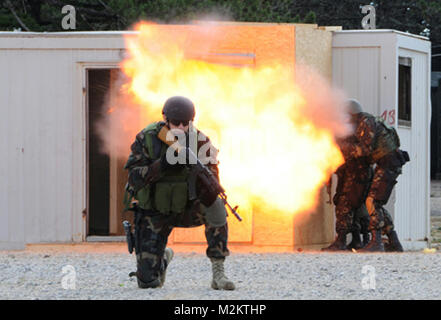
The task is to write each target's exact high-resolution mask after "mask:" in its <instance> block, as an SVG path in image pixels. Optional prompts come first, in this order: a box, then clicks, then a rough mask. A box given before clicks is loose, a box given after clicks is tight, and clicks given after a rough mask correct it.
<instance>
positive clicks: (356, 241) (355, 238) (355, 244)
mask: <svg viewBox="0 0 441 320" xmlns="http://www.w3.org/2000/svg"><path fill="white" fill-rule="evenodd" d="M361 211H362V208H361V207H360V208H357V209H355V210H353V218H352V230H351V232H352V241H351V243H350V244H349V245H348V247H349V248H350V249H356V250H358V249H360V248H361V247H362V243H361V237H360V234H361V218H362V214H361Z"/></svg>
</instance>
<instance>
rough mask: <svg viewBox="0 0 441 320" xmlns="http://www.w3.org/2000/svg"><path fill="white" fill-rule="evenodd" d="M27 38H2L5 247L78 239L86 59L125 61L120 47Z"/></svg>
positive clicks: (0, 195)
mask: <svg viewBox="0 0 441 320" xmlns="http://www.w3.org/2000/svg"><path fill="white" fill-rule="evenodd" d="M0 37H1V35H0ZM118 38H119V41H118V42H119V43H120V45H119V46H120V47H121V48H123V45H124V43H123V41H122V39H121V37H118ZM20 40H21V39H20V38H2V40H1V45H0V70H2V72H0V101H1V117H0V154H1V155H2V156H1V157H0V248H1V243H3V244H9V248H14V247H17V244H20V243H22V244H23V243H33V242H49V241H50V242H53V241H72V240H76V241H78V240H81V236H82V234H83V233H82V229H83V228H84V227H83V224H82V210H83V209H84V205H81V204H82V203H83V204H84V203H85V194H84V191H83V189H84V187H83V186H84V183H85V177H83V176H82V174H81V172H82V169H83V166H84V159H85V155H84V150H83V149H84V148H83V142H84V139H85V127H84V105H83V101H82V72H83V70H82V65H83V63H84V62H95V61H96V62H100V63H103V62H106V61H108V62H115V61H119V60H120V59H121V58H120V56H119V53H120V50H119V49H107V50H95V49H87V48H86V49H81V50H72V49H69V48H62V45H63V44H62V43H60V42H57V40H58V39H56V38H55V39H44V40H46V41H48V43H46V45H47V44H49V45H48V46H49V47H53V49H45V50H39V49H38V48H35V47H34V48H30V47H32V46H36V44H35V43H32V40H29V41H27V42H26V44H25V42H24V41H23V42H20ZM104 41H106V39H104ZM98 42H99V41H98ZM21 43H22V44H23V45H21ZM40 43H41V42H40ZM25 45H26V46H27V47H24V46H25ZM22 46H23V47H22ZM95 46H98V47H99V46H100V45H99V44H98V45H95ZM112 46H114V44H112V43H111V44H110V45H109V47H112ZM14 47H16V48H14ZM79 47H82V46H79ZM86 47H87V46H86Z"/></svg>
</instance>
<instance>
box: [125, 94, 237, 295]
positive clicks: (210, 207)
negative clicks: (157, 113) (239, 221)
mask: <svg viewBox="0 0 441 320" xmlns="http://www.w3.org/2000/svg"><path fill="white" fill-rule="evenodd" d="M162 113H163V120H164V121H160V122H155V123H152V124H150V125H148V126H147V127H146V128H145V129H143V130H142V131H141V132H140V133H139V134H138V135H137V136H136V139H135V142H134V143H133V144H132V146H131V154H130V156H129V159H128V161H127V163H126V165H125V169H128V170H129V176H128V184H127V187H126V190H127V191H128V192H129V193H130V195H131V196H132V197H133V198H134V199H135V200H136V201H137V207H136V209H135V234H134V236H133V240H134V243H135V252H136V260H137V271H136V273H132V274H133V275H136V277H137V281H138V286H139V287H140V288H157V287H162V286H163V285H164V282H165V274H166V269H167V267H168V265H169V264H170V261H171V260H172V258H173V251H172V249H171V248H166V245H167V239H168V236H169V234H170V232H171V231H172V230H173V228H174V227H185V228H189V227H196V226H200V225H205V236H206V239H207V243H208V248H207V251H206V254H207V256H208V258H210V260H211V263H212V271H213V278H212V283H211V286H212V288H213V289H225V290H234V289H235V285H234V283H233V282H232V281H230V280H229V279H228V278H227V277H226V276H225V274H224V260H225V257H226V256H228V255H229V250H228V248H227V240H228V225H227V220H226V216H227V212H226V210H225V206H224V203H223V202H222V200H221V199H220V198H219V197H218V194H213V192H210V191H209V190H208V189H207V188H204V186H203V184H201V182H200V180H199V179H197V178H196V177H195V176H194V175H193V174H192V170H191V167H192V165H191V164H188V163H187V162H186V161H188V158H185V155H184V159H185V160H184V161H183V162H182V161H177V162H176V161H175V160H179V159H178V157H177V156H178V155H179V156H180V155H181V154H178V152H177V151H176V150H175V149H171V147H169V145H168V144H166V143H165V142H164V140H163V139H160V138H159V137H158V135H160V132H162V131H161V129H163V128H164V127H165V128H164V130H165V129H167V130H165V131H168V129H170V131H171V132H174V133H175V134H177V135H181V138H183V139H185V143H186V146H189V143H190V142H191V139H190V138H189V136H190V135H191V134H194V136H195V137H196V138H195V139H196V140H194V141H196V142H195V143H196V145H197V151H200V149H201V148H204V149H203V150H207V152H206V154H203V156H206V157H207V158H209V159H211V160H212V161H209V163H208V164H207V165H206V167H207V168H208V169H209V170H210V172H211V173H212V174H213V176H214V177H215V178H216V179H217V180H218V179H219V176H218V168H217V164H216V161H215V157H216V154H215V153H216V152H217V150H216V149H214V148H213V147H212V145H211V144H210V141H209V139H208V138H207V137H206V136H203V137H204V139H200V137H201V136H202V135H203V134H202V132H200V131H199V130H197V129H196V128H194V127H193V126H192V120H193V119H194V116H195V108H194V105H193V103H192V102H191V101H190V100H189V99H187V98H185V97H179V96H176V97H172V98H169V99H168V100H167V101H166V102H165V104H164V107H163V110H162ZM200 140H204V141H200ZM179 141H181V140H180V139H179ZM207 144H208V145H207ZM207 146H208V147H210V148H207ZM184 151H185V148H184ZM184 153H185V152H184ZM197 153H198V152H196V154H197ZM173 159H174V160H173ZM181 159H182V158H181ZM126 203H128V201H126ZM130 234H131V233H130Z"/></svg>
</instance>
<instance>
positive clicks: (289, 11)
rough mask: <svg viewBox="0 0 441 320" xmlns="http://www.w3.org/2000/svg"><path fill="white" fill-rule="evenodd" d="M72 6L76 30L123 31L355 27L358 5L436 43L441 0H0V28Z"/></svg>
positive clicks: (55, 18)
mask: <svg viewBox="0 0 441 320" xmlns="http://www.w3.org/2000/svg"><path fill="white" fill-rule="evenodd" d="M68 4H70V5H73V6H74V7H75V9H76V20H77V21H76V22H77V23H76V30H78V31H82V30H126V29H128V28H130V27H131V26H132V25H133V24H134V23H135V22H137V21H139V20H141V19H145V20H151V21H156V22H162V23H171V22H173V23H183V22H187V21H190V20H194V19H201V18H204V17H209V18H211V19H222V20H235V21H253V22H285V23H295V22H303V23H317V24H319V25H323V26H342V27H343V29H360V28H361V19H362V18H363V14H362V13H361V7H362V6H363V5H365V4H371V5H373V6H374V7H375V8H376V15H377V19H376V26H377V28H378V29H380V28H381V29H396V30H401V31H407V32H411V33H415V34H421V35H426V36H429V37H430V39H431V40H432V42H434V43H441V0H374V1H360V0H339V1H334V0H275V1H272V0H271V1H270V0H230V1H220V0H218V1H216V0H154V1H153V0H108V1H105V0H87V1H86V0H69V1H63V0H21V1H12V0H0V30H10V31H11V30H14V29H18V28H20V29H21V30H22V31H28V30H29V31H63V30H62V28H61V20H62V18H63V14H62V13H61V8H62V7H63V6H64V5H68Z"/></svg>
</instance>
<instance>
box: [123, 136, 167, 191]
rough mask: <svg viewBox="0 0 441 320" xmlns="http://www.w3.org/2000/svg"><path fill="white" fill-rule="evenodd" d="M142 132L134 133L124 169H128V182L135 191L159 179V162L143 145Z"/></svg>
mask: <svg viewBox="0 0 441 320" xmlns="http://www.w3.org/2000/svg"><path fill="white" fill-rule="evenodd" d="M144 138H145V136H144V132H142V131H141V132H140V133H138V134H137V135H136V139H135V142H133V144H132V146H131V147H130V149H131V153H130V156H129V159H128V160H127V163H126V164H125V166H124V169H127V170H129V177H128V183H129V185H130V186H131V187H132V188H133V189H134V190H135V192H137V191H138V190H139V189H141V188H143V187H144V186H146V185H147V184H149V183H152V182H155V181H156V180H158V179H159V177H160V174H161V164H160V161H159V160H155V161H153V160H152V159H151V158H150V157H149V155H148V154H147V151H146V149H145V147H144Z"/></svg>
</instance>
